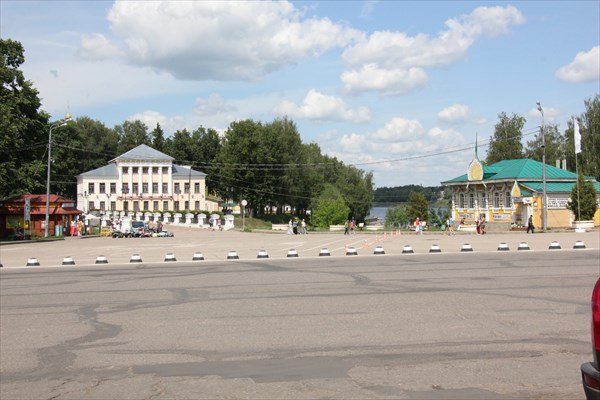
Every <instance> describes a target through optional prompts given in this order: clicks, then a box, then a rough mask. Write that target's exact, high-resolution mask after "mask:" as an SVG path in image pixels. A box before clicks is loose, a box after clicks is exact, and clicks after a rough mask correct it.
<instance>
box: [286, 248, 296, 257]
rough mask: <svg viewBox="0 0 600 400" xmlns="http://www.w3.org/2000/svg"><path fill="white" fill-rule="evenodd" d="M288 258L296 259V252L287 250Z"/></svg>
mask: <svg viewBox="0 0 600 400" xmlns="http://www.w3.org/2000/svg"><path fill="white" fill-rule="evenodd" d="M287 256H288V257H298V252H297V251H296V249H289V250H288V252H287Z"/></svg>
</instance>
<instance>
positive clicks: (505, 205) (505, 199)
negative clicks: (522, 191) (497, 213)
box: [504, 192, 512, 208]
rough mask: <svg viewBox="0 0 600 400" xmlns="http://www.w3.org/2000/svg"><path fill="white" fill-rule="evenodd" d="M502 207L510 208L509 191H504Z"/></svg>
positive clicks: (510, 198)
mask: <svg viewBox="0 0 600 400" xmlns="http://www.w3.org/2000/svg"><path fill="white" fill-rule="evenodd" d="M504 207H506V208H511V207H512V196H511V195H510V192H506V193H505V195H504Z"/></svg>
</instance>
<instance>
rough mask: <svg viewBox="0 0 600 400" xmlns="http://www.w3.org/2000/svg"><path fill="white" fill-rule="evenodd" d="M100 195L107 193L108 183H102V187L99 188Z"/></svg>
mask: <svg viewBox="0 0 600 400" xmlns="http://www.w3.org/2000/svg"><path fill="white" fill-rule="evenodd" d="M98 193H106V183H104V182H103V183H100V187H99V188H98Z"/></svg>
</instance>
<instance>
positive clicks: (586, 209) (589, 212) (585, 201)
mask: <svg viewBox="0 0 600 400" xmlns="http://www.w3.org/2000/svg"><path fill="white" fill-rule="evenodd" d="M596 198H597V193H596V188H595V187H594V184H593V183H592V182H591V181H589V180H587V179H585V178H584V176H583V174H582V173H579V176H578V177H577V185H575V186H573V189H572V190H571V199H570V200H569V202H568V203H567V208H568V209H569V210H571V211H572V212H573V214H575V220H577V221H589V220H591V219H593V218H594V214H595V213H596V210H597V209H598V201H597V200H596Z"/></svg>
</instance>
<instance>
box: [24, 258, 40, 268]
mask: <svg viewBox="0 0 600 400" xmlns="http://www.w3.org/2000/svg"><path fill="white" fill-rule="evenodd" d="M25 266H26V267H39V266H40V262H39V261H38V259H37V258H35V257H29V259H28V260H27V265H25Z"/></svg>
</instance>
